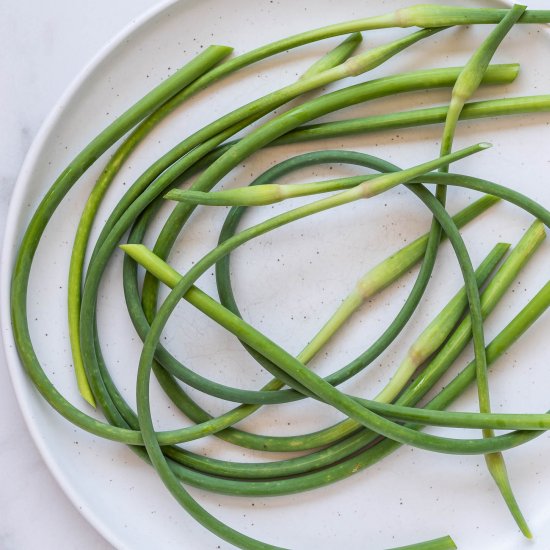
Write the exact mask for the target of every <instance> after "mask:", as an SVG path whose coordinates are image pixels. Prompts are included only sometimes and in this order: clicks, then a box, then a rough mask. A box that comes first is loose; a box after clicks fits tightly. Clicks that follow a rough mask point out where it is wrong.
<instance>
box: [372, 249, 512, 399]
mask: <svg viewBox="0 0 550 550" xmlns="http://www.w3.org/2000/svg"><path fill="white" fill-rule="evenodd" d="M509 248H510V245H509V244H507V243H499V244H497V245H496V246H495V249H494V250H493V252H492V253H491V255H490V256H489V257H488V259H490V258H491V256H492V255H493V254H494V255H495V256H496V257H497V258H499V259H500V258H502V256H503V255H504V254H505V253H506V251H507V250H508V249H509ZM482 282H483V281H479V280H478V284H479V283H482ZM467 305H468V298H467V296H466V289H465V288H462V289H461V290H459V291H458V292H457V293H456V294H455V296H454V297H453V298H452V299H451V300H450V301H449V303H448V304H447V305H446V306H445V307H444V308H443V309H442V310H441V312H440V313H439V314H438V315H437V316H436V317H435V318H434V319H433V321H432V322H431V323H430V324H429V325H428V326H427V327H426V328H425V329H424V330H423V331H422V333H421V334H420V336H419V337H418V338H417V339H416V341H415V342H414V344H413V345H412V346H411V347H410V348H409V351H408V353H407V356H406V357H405V359H404V360H403V361H402V362H401V364H400V365H399V367H398V368H397V370H396V371H395V373H394V375H393V376H392V377H391V379H390V381H389V382H388V383H387V384H386V386H385V387H384V389H383V390H382V391H381V392H380V393H379V394H378V395H377V396H376V397H375V398H374V399H375V401H380V402H382V403H391V401H393V399H395V398H396V397H397V396H398V395H399V393H400V392H401V390H402V389H403V388H404V387H405V385H406V383H407V382H408V380H409V379H410V378H411V376H412V375H413V374H414V372H415V371H416V369H418V368H419V367H420V366H421V365H423V364H424V362H425V361H427V360H428V358H429V357H430V356H431V355H432V354H433V353H435V352H436V351H437V350H438V349H439V347H440V346H441V345H442V344H443V343H444V342H445V340H446V339H447V338H448V336H449V334H450V333H451V331H452V330H453V328H454V327H455V326H456V324H457V323H458V321H459V320H460V318H461V317H462V315H463V313H464V309H465V308H466V306H467Z"/></svg>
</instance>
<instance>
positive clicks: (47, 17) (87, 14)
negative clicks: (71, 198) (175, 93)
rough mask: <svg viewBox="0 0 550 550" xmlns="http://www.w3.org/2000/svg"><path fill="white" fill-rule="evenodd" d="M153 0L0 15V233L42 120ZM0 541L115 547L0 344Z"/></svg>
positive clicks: (65, 1)
mask: <svg viewBox="0 0 550 550" xmlns="http://www.w3.org/2000/svg"><path fill="white" fill-rule="evenodd" d="M157 3H158V0H117V1H116V2H110V1H108V0H79V2H72V1H70V0H56V1H55V2H43V1H42V0H21V1H18V2H7V3H5V4H4V5H3V8H2V17H1V18H0V28H1V32H0V50H1V51H2V52H3V54H2V55H1V56H0V74H1V75H2V78H1V79H0V97H1V98H2V107H3V108H2V109H0V127H1V128H2V132H1V133H0V144H1V146H0V151H1V154H0V156H1V159H2V162H1V168H0V177H1V183H0V239H1V238H2V237H3V235H4V229H5V227H4V223H5V219H6V215H7V210H8V204H9V199H10V195H11V192H12V189H13V186H14V184H15V180H16V178H17V174H18V172H19V169H20V167H21V164H22V162H23V159H24V158H25V155H26V153H27V150H28V149H29V147H30V145H31V143H32V141H33V139H34V137H35V135H36V133H37V131H38V129H39V127H40V125H41V124H42V121H43V120H44V118H45V117H46V115H47V114H48V112H49V111H50V109H51V108H52V107H53V105H54V104H55V102H56V101H57V99H58V98H59V96H60V95H61V94H62V93H63V91H64V90H65V88H66V87H67V86H68V85H69V83H70V82H71V81H72V80H73V79H74V78H75V77H76V75H77V74H78V73H79V72H80V70H81V69H82V67H84V66H85V65H86V63H87V62H88V61H89V60H90V59H91V58H92V56H93V55H94V54H95V53H96V52H97V50H98V49H100V48H101V47H102V46H103V45H104V44H105V43H106V42H107V41H108V40H109V39H110V38H111V37H112V36H113V35H115V34H116V33H117V32H118V31H119V30H120V29H122V28H123V27H124V26H125V25H126V24H127V23H129V22H130V21H131V20H132V19H133V18H135V17H136V16H138V15H140V14H141V13H143V12H144V11H146V10H148V9H150V8H151V7H152V6H154V5H156V4H157ZM0 471H1V472H2V476H1V477H2V490H1V491H0V510H2V514H0V548H2V549H3V550H27V549H32V548H41V549H42V550H51V549H58V548H64V549H66V550H72V549H79V550H87V549H91V548H93V549H94V550H107V549H110V548H112V546H111V545H110V544H108V543H107V542H106V541H105V540H104V539H103V538H102V537H101V536H100V535H99V534H98V533H97V532H96V531H95V529H94V528H93V527H92V526H91V525H89V524H88V522H87V521H86V519H84V517H82V516H81V515H80V513H79V512H78V511H77V509H76V508H75V507H74V506H73V504H72V503H71V502H70V501H69V499H68V498H67V497H66V496H65V494H64V493H63V491H62V490H61V488H60V487H59V486H58V485H57V482H56V481H55V479H54V478H53V477H52V475H51V474H50V472H49V470H48V469H47V467H46V465H45V464H44V462H43V460H42V458H41V456H40V454H39V453H38V451H37V449H36V447H35V445H34V443H33V441H32V439H31V437H30V435H29V433H28V430H27V427H26V425H25V423H24V420H23V417H22V416H21V413H20V412H19V407H18V404H17V401H16V399H15V395H14V392H13V389H12V385H11V381H10V379H9V373H8V370H7V367H6V362H5V359H4V356H3V353H1V352H0Z"/></svg>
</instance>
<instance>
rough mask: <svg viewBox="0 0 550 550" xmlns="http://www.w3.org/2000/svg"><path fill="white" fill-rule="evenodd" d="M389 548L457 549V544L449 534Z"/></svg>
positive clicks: (398, 549)
mask: <svg viewBox="0 0 550 550" xmlns="http://www.w3.org/2000/svg"><path fill="white" fill-rule="evenodd" d="M388 550H456V544H455V542H454V540H453V539H452V538H451V537H450V536H449V535H447V536H445V537H439V538H437V539H432V540H427V541H424V542H417V543H416V544H407V545H406V546H399V547H396V548H389V549H388Z"/></svg>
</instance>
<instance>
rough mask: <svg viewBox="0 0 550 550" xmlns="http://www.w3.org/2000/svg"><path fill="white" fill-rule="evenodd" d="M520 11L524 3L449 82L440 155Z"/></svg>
mask: <svg viewBox="0 0 550 550" xmlns="http://www.w3.org/2000/svg"><path fill="white" fill-rule="evenodd" d="M524 11H525V6H520V5H517V4H516V5H515V6H514V7H513V8H512V9H511V10H510V11H509V12H508V13H507V14H506V16H505V17H504V18H503V19H502V21H501V22H500V23H499V24H498V25H497V26H496V27H495V29H494V30H493V31H492V32H491V33H490V34H489V36H488V37H487V38H486V39H485V40H484V41H483V43H482V44H481V46H480V47H479V48H478V49H477V50H476V51H475V52H474V54H473V55H472V56H471V57H470V59H469V60H468V62H467V63H466V65H464V68H463V69H462V71H461V72H460V74H459V75H458V78H457V79H456V83H455V85H454V86H453V91H452V95H451V102H450V104H449V110H448V112H447V118H446V120H445V127H444V130H443V138H442V140H441V155H446V154H448V153H450V152H451V148H452V144H453V138H454V133H455V128H456V124H457V122H458V119H459V117H460V113H461V112H462V108H463V107H464V104H465V103H466V101H468V100H469V99H470V98H471V97H472V95H473V94H474V93H475V92H476V90H477V89H478V88H479V85H480V84H481V80H482V79H483V75H484V74H485V71H486V70H487V67H488V66H489V63H490V62H491V59H492V58H493V55H494V54H495V51H496V49H497V48H498V46H499V44H500V43H501V42H502V40H503V38H504V37H505V36H506V35H507V34H508V32H509V31H510V29H511V28H512V27H513V26H514V24H515V23H516V22H517V20H518V19H519V18H520V17H521V15H522V14H523V12H524Z"/></svg>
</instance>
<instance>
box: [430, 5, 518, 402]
mask: <svg viewBox="0 0 550 550" xmlns="http://www.w3.org/2000/svg"><path fill="white" fill-rule="evenodd" d="M525 9H526V7H525V6H520V5H518V4H516V5H514V6H513V7H512V9H511V10H509V11H508V13H507V14H506V16H505V17H503V18H502V20H501V21H500V22H499V24H498V25H497V26H496V27H495V28H494V30H493V31H492V32H491V33H490V34H489V36H488V37H487V38H486V39H485V40H484V41H483V43H482V44H481V46H480V47H479V48H478V49H477V50H476V51H475V52H474V54H473V55H472V56H471V57H470V59H469V60H468V62H467V63H466V65H464V68H463V69H462V72H461V73H460V75H459V76H458V78H457V79H456V83H455V85H454V86H453V90H452V94H451V102H450V104H449V109H448V112H447V118H446V119H445V126H444V129H443V137H442V139H441V155H447V154H448V153H450V151H451V149H452V144H453V138H454V133H455V128H456V123H457V121H458V118H459V116H460V112H461V111H462V108H463V106H464V104H465V103H466V101H468V100H469V99H470V97H472V95H473V94H474V93H475V92H476V90H477V89H478V88H479V85H480V83H481V80H482V78H483V75H484V74H485V71H486V70H487V67H488V66H489V63H490V62H491V59H492V58H493V55H494V54H495V51H496V49H497V48H498V46H499V45H500V43H501V42H502V40H503V39H504V37H505V36H506V35H507V34H508V32H509V31H510V29H511V28H512V27H513V26H514V24H515V23H516V22H517V20H518V19H519V18H520V17H521V15H522V14H523V12H524V11H525ZM442 171H447V170H442ZM480 391H481V390H480ZM481 399H483V398H481Z"/></svg>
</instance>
